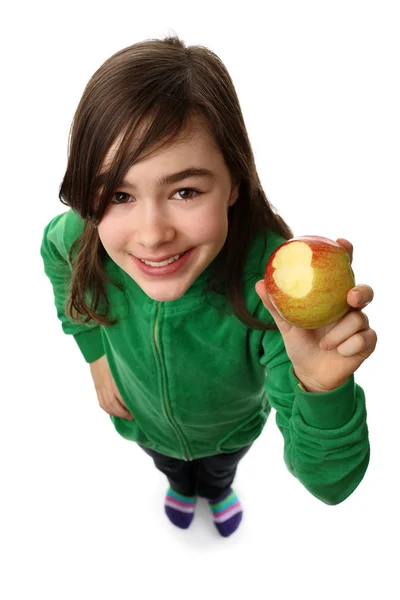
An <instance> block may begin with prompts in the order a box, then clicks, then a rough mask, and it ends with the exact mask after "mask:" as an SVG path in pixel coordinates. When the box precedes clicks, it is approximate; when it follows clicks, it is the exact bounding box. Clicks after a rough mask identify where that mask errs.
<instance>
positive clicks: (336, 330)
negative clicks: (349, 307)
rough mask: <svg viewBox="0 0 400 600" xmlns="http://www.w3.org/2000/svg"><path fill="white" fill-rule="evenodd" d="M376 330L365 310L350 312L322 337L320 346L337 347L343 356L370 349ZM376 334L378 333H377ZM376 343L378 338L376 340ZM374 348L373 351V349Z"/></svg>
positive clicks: (324, 347)
mask: <svg viewBox="0 0 400 600" xmlns="http://www.w3.org/2000/svg"><path fill="white" fill-rule="evenodd" d="M369 332H373V334H375V332H374V331H373V330H372V329H370V328H369V320H368V317H367V315H366V314H365V313H363V312H358V311H357V312H349V313H347V315H346V316H345V317H343V319H341V320H340V321H339V322H338V324H337V325H335V327H333V328H332V329H330V330H329V331H328V333H327V334H326V335H325V336H324V337H323V338H322V339H321V341H320V343H319V346H320V348H322V349H323V350H333V349H334V348H336V350H337V351H338V353H339V354H341V355H342V356H352V355H353V354H358V353H360V352H365V351H368V350H369V345H370V344H371V345H372V342H373V336H371V334H370V333H369ZM375 335H376V334H375ZM375 344H376V340H375ZM374 348H375V345H374V347H373V348H372V350H371V352H372V351H373V349H374Z"/></svg>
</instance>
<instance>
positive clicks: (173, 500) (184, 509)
mask: <svg viewBox="0 0 400 600" xmlns="http://www.w3.org/2000/svg"><path fill="white" fill-rule="evenodd" d="M195 504H196V497H195V496H183V495H182V494H178V492H175V491H174V490H173V489H172V488H171V487H170V488H169V489H168V491H167V495H166V497H165V504H164V506H165V512H166V514H167V517H168V519H169V520H170V521H171V523H173V524H174V525H176V526H177V527H180V528H181V529H187V528H188V527H189V525H190V523H191V522H192V521H193V517H194V508H195Z"/></svg>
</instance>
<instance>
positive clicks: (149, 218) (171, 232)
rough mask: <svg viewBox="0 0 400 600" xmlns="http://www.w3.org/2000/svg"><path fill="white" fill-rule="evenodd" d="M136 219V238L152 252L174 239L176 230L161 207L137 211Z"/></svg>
mask: <svg viewBox="0 0 400 600" xmlns="http://www.w3.org/2000/svg"><path fill="white" fill-rule="evenodd" d="M135 217H136V218H135V231H136V236H135V237H136V242H137V243H138V244H139V245H141V246H143V247H145V248H149V249H150V250H152V249H155V248H158V247H159V246H161V245H162V244H164V243H166V242H171V241H172V240H173V239H174V237H175V228H174V226H173V225H172V223H171V220H170V219H169V217H168V215H167V214H166V213H165V212H164V211H162V210H160V207H159V206H156V205H151V206H149V205H148V206H147V207H144V208H143V210H141V211H137V212H136V214H135Z"/></svg>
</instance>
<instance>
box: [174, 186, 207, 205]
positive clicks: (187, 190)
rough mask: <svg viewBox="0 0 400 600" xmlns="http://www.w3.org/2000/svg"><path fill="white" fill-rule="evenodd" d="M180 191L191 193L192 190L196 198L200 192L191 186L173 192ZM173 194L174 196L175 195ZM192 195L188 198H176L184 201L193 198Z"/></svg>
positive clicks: (179, 192)
mask: <svg viewBox="0 0 400 600" xmlns="http://www.w3.org/2000/svg"><path fill="white" fill-rule="evenodd" d="M181 192H190V193H191V194H193V192H194V193H195V194H196V196H195V197H194V198H196V197H197V196H198V195H199V194H200V193H201V192H198V191H197V190H194V189H193V188H182V189H180V190H178V191H176V192H175V194H181ZM175 194H174V196H175ZM194 198H193V196H191V197H190V198H178V200H185V202H187V201H188V200H194Z"/></svg>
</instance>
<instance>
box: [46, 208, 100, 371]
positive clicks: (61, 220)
mask: <svg viewBox="0 0 400 600" xmlns="http://www.w3.org/2000/svg"><path fill="white" fill-rule="evenodd" d="M82 226H83V221H82V220H81V219H80V217H79V216H78V215H76V213H73V211H71V210H69V211H66V212H64V213H62V214H61V215H57V216H56V217H54V218H53V219H52V220H51V221H50V223H48V225H46V227H45V229H44V233H43V238H42V244H41V247H40V254H41V257H42V259H43V263H44V271H45V274H46V275H47V277H48V278H49V279H50V283H51V285H52V287H53V295H54V304H55V307H56V309H57V317H58V318H59V319H60V321H61V327H62V330H63V331H64V333H66V334H71V335H73V337H74V339H75V341H76V343H77V344H78V347H79V349H80V351H81V353H82V355H83V357H84V359H85V360H86V362H88V363H90V362H93V361H95V360H97V359H98V358H100V357H101V356H103V355H104V354H105V351H104V348H103V342H102V336H101V326H100V325H97V324H95V323H90V322H89V323H82V324H79V323H77V322H74V321H72V320H71V319H70V318H68V317H67V315H66V314H65V306H66V303H67V300H68V293H69V284H70V281H71V273H72V267H71V264H70V262H69V258H68V252H69V249H70V247H71V245H72V243H71V238H75V239H76V238H77V237H78V235H80V233H81V230H82Z"/></svg>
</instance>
